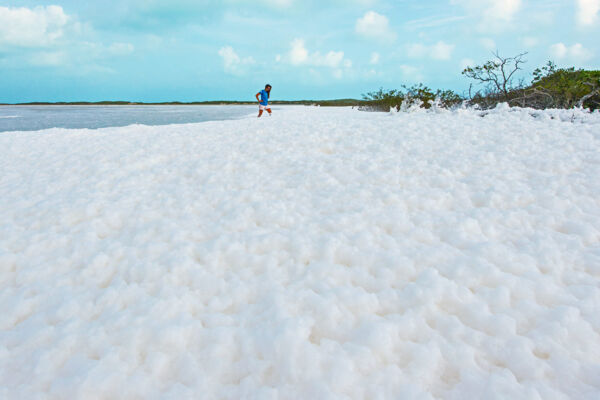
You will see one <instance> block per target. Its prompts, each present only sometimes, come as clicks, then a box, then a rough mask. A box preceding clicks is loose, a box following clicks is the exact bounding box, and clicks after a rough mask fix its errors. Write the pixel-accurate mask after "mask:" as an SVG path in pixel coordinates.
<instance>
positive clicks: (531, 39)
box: [522, 36, 539, 49]
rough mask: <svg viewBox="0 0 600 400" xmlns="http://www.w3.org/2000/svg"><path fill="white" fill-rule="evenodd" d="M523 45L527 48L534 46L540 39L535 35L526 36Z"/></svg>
mask: <svg viewBox="0 0 600 400" xmlns="http://www.w3.org/2000/svg"><path fill="white" fill-rule="evenodd" d="M522 42H523V45H524V46H525V47H527V48H529V49H530V48H532V47H535V46H537V45H538V43H539V40H538V38H536V37H533V36H526V37H524V38H523V39H522Z"/></svg>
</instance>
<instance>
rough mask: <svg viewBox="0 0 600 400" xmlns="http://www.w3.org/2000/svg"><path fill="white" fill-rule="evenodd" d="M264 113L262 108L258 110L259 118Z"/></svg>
mask: <svg viewBox="0 0 600 400" xmlns="http://www.w3.org/2000/svg"><path fill="white" fill-rule="evenodd" d="M262 113H263V110H262V108H261V109H259V110H258V118H260V116H261V115H262Z"/></svg>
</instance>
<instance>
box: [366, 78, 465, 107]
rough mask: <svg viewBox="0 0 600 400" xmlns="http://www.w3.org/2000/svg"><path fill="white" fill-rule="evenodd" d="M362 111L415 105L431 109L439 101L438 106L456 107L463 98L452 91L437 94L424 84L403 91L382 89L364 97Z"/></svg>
mask: <svg viewBox="0 0 600 400" xmlns="http://www.w3.org/2000/svg"><path fill="white" fill-rule="evenodd" d="M362 97H363V101H364V102H363V104H362V105H361V106H360V108H361V109H362V110H367V111H385V112H387V111H390V110H391V109H396V110H398V111H399V110H400V109H401V108H408V107H410V106H413V105H418V106H419V107H421V108H425V109H429V108H431V107H432V106H433V104H435V102H436V101H437V102H438V103H437V104H438V106H440V107H444V108H450V107H454V106H456V105H458V104H460V103H462V101H463V98H462V97H461V96H460V95H458V94H457V93H455V92H453V91H451V90H436V91H435V92H434V91H433V90H431V89H430V88H429V87H427V86H424V85H423V84H422V83H420V84H418V85H413V86H411V87H407V86H405V85H402V89H392V90H384V89H383V88H380V89H379V90H378V91H376V92H369V93H366V94H363V95H362Z"/></svg>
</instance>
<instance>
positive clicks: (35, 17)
mask: <svg viewBox="0 0 600 400" xmlns="http://www.w3.org/2000/svg"><path fill="white" fill-rule="evenodd" d="M68 22H69V16H67V15H66V14H65V12H64V11H63V9H62V7H60V6H47V7H43V6H40V7H35V8H26V7H14V8H13V7H0V46H2V45H8V46H17V47H45V46H48V45H51V44H52V43H53V42H55V41H56V40H57V39H58V38H60V37H61V36H63V33H64V29H65V27H66V25H67V23H68Z"/></svg>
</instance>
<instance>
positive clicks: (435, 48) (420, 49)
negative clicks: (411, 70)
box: [407, 41, 455, 60]
mask: <svg viewBox="0 0 600 400" xmlns="http://www.w3.org/2000/svg"><path fill="white" fill-rule="evenodd" d="M454 47H455V46H454V45H453V44H448V43H445V42H444V41H439V42H437V43H436V44H433V45H431V46H427V45H424V44H421V43H413V44H410V45H408V48H407V55H408V56H409V57H410V58H431V59H433V60H449V59H450V58H451V57H452V52H453V51H454Z"/></svg>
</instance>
